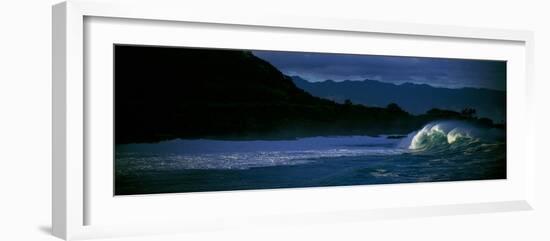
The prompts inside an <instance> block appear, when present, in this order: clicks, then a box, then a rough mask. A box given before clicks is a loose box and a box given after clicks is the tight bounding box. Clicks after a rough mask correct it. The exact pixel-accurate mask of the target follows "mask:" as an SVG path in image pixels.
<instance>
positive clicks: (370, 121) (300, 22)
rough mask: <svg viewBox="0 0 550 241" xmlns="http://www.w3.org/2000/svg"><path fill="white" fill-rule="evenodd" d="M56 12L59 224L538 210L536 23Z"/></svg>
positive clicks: (76, 7) (178, 10)
mask: <svg viewBox="0 0 550 241" xmlns="http://www.w3.org/2000/svg"><path fill="white" fill-rule="evenodd" d="M153 6H154V9H156V11H151V9H153ZM53 26H54V29H53V42H54V45H53V60H54V61H53V62H54V66H53V75H54V76H53V81H54V88H53V91H54V93H53V96H54V97H53V98H54V100H53V104H54V110H53V118H54V120H53V122H54V147H53V155H54V158H53V230H54V234H55V235H56V236H59V237H61V238H65V239H78V238H93V237H110V236H118V235H129V234H132V235H135V234H150V233H170V232H192V231H196V230H205V229H216V228H227V227H233V226H254V225H266V224H273V223H288V220H290V219H291V220H294V221H295V222H310V223H316V222H328V220H330V221H331V222H337V221H338V220H344V219H346V220H349V219H357V220H368V219H380V218H399V217H419V216H430V215H449V214H460V213H480V212H493V211H512V210H529V209H531V203H532V199H533V197H532V193H533V190H532V188H533V187H532V182H533V178H534V158H533V156H532V155H533V154H532V152H531V151H530V148H531V146H533V145H531V144H532V143H533V141H534V140H533V139H534V138H533V137H532V129H531V128H530V127H529V126H531V125H529V123H530V119H529V115H530V108H529V107H530V104H529V101H530V96H529V93H530V85H529V83H530V78H531V76H530V75H531V72H532V70H531V68H532V51H533V47H532V44H533V43H532V33H530V32H527V31H517V30H495V29H477V28H463V27H446V26H437V25H419V24H406V23H385V22H369V21H367V22H366V21H355V20H346V19H310V18H307V19H306V18H299V17H289V16H284V17H281V16H271V15H266V14H258V15H255V14H254V13H251V14H250V16H236V15H231V14H229V13H228V14H227V15H208V14H205V12H201V11H199V10H197V9H193V8H192V7H189V6H186V4H182V3H174V2H155V3H123V2H122V1H109V2H99V1H78V0H77V1H68V2H65V3H62V4H59V5H56V6H54V8H53ZM282 220H285V221H284V222H283V221H282ZM291 223H292V222H291ZM136 230H139V231H136Z"/></svg>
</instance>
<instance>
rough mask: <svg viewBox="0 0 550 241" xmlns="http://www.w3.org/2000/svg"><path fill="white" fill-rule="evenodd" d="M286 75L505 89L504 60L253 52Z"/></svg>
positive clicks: (314, 79) (310, 78)
mask: <svg viewBox="0 0 550 241" xmlns="http://www.w3.org/2000/svg"><path fill="white" fill-rule="evenodd" d="M252 53H253V54H254V55H256V56H257V57H259V58H262V59H264V60H266V61H268V62H269V63H271V64H272V65H274V66H275V67H276V68H277V69H279V70H280V71H281V72H283V73H284V74H286V75H289V76H292V75H298V76H300V77H302V78H304V79H306V80H308V81H310V82H318V81H325V80H329V79H330V80H334V81H343V80H364V79H370V80H378V81H382V82H389V83H394V84H402V83H406V82H409V83H416V84H428V85H431V86H435V87H445V88H462V87H474V88H487V89H496V90H506V62H505V61H490V60H465V59H444V58H424V57H397V56H376V55H352V54H330V53H307V52H284V51H252Z"/></svg>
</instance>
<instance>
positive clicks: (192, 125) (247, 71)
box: [114, 45, 492, 144]
mask: <svg viewBox="0 0 550 241" xmlns="http://www.w3.org/2000/svg"><path fill="white" fill-rule="evenodd" d="M114 54H115V58H114V62H115V76H114V77H115V142H116V143H117V144H122V143H136V142H157V141H162V140H169V139H175V138H210V139H281V138H285V139H288V138H297V137H304V136H321V135H377V134H406V133H409V132H411V131H413V130H416V129H419V128H421V127H422V126H423V125H424V124H426V123H427V122H429V121H431V120H434V119H441V118H470V117H467V116H466V117H465V116H462V115H460V114H458V113H456V112H445V111H440V110H437V111H433V112H432V113H431V114H429V115H421V116H413V115H410V114H409V113H407V112H404V111H403V110H402V109H401V108H400V107H399V106H397V105H389V106H388V107H387V108H386V107H383V108H381V107H365V106H362V105H354V104H351V103H347V104H339V103H336V102H334V101H331V100H326V99H322V98H319V97H315V96H312V95H311V94H309V93H307V92H306V91H304V90H302V89H300V88H298V87H296V86H295V84H294V83H293V81H292V79H291V78H290V77H288V76H285V75H283V74H282V73H281V72H280V71H279V70H277V69H276V68H275V67H273V66H272V65H271V64H269V63H268V62H266V61H264V60H262V59H260V58H257V57H256V56H254V55H253V54H252V53H251V52H248V51H237V50H211V49H200V48H170V47H147V46H124V45H117V46H115V53H114ZM470 119H471V118H470ZM483 123H488V124H490V125H492V123H490V122H487V121H484V122H483Z"/></svg>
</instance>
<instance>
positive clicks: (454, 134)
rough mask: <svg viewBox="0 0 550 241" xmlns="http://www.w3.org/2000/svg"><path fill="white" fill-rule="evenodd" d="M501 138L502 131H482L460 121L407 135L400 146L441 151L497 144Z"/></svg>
mask: <svg viewBox="0 0 550 241" xmlns="http://www.w3.org/2000/svg"><path fill="white" fill-rule="evenodd" d="M503 137H504V132H503V131H502V130H497V129H482V128H479V127H475V126H473V125H471V124H469V123H467V122H461V121H439V122H432V123H429V124H427V125H425V126H424V127H423V128H422V129H420V130H419V131H415V132H413V133H411V134H409V135H408V136H407V138H405V139H403V141H402V142H401V144H400V146H401V147H402V148H406V149H409V150H415V151H426V150H432V151H437V150H441V151H443V150H449V149H461V148H468V147H472V146H479V145H481V144H487V143H498V142H500V141H499V140H502V139H503Z"/></svg>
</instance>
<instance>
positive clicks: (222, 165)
mask: <svg viewBox="0 0 550 241" xmlns="http://www.w3.org/2000/svg"><path fill="white" fill-rule="evenodd" d="M505 147H506V145H505V135H504V132H503V131H502V130H481V129H477V128H473V127H471V126H468V125H466V124H464V123H458V122H440V123H433V124H429V125H427V126H426V127H424V128H423V129H422V130H419V131H417V132H414V133H411V134H410V135H409V136H407V137H404V138H400V139H395V138H387V137H386V136H380V137H369V136H343V137H313V138H303V139H298V140H280V141H217V140H202V139H201V140H173V141H167V142H162V143H157V144H131V145H119V146H117V147H116V157H115V194H116V195H127V194H150V193H174V192H200V191H227V190H247V189H273V188H294V187H323V186H344V185H365V184H389V183H412V182H436V181H460V180H486V179H504V178H506V149H505Z"/></svg>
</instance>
